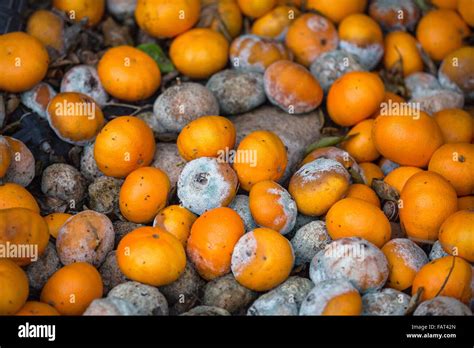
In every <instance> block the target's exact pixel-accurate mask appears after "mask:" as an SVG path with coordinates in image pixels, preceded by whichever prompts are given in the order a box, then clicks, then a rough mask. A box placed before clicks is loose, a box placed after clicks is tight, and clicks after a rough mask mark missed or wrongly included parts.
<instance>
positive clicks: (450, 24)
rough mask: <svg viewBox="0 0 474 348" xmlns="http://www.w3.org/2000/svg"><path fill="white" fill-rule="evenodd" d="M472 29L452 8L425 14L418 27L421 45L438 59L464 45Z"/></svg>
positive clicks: (417, 31) (417, 32)
mask: <svg viewBox="0 0 474 348" xmlns="http://www.w3.org/2000/svg"><path fill="white" fill-rule="evenodd" d="M470 32H471V31H470V29H469V27H468V26H467V24H466V23H465V22H464V21H463V20H462V18H461V17H460V16H459V15H458V14H457V13H456V12H454V11H452V10H445V9H442V10H433V11H430V12H428V13H427V14H426V15H424V16H423V17H422V18H421V20H420V22H419V23H418V27H417V29H416V38H417V39H418V41H419V42H420V44H421V47H423V49H424V50H425V51H426V53H428V55H429V56H430V57H431V58H432V59H433V60H436V61H440V60H443V58H444V57H446V56H447V55H448V54H449V53H451V52H453V51H455V50H456V49H458V48H461V47H462V46H463V40H464V38H465V37H467V36H468V35H469V34H470Z"/></svg>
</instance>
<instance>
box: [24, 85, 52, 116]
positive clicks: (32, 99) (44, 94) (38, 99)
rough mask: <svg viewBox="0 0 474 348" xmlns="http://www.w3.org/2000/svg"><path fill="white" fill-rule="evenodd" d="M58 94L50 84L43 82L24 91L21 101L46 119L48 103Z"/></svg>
mask: <svg viewBox="0 0 474 348" xmlns="http://www.w3.org/2000/svg"><path fill="white" fill-rule="evenodd" d="M56 95H57V93H56V91H55V90H54V89H53V88H52V87H51V86H50V85H48V84H47V83H45V82H41V83H39V84H37V85H36V86H35V87H33V88H32V89H30V90H29V91H26V92H23V93H22V94H21V102H22V103H23V104H24V105H25V106H27V107H28V108H30V109H31V110H33V111H34V112H35V113H37V114H38V115H39V116H40V117H41V118H44V119H46V118H47V115H48V111H47V107H48V104H49V102H50V101H51V99H53V98H54V97H55V96H56Z"/></svg>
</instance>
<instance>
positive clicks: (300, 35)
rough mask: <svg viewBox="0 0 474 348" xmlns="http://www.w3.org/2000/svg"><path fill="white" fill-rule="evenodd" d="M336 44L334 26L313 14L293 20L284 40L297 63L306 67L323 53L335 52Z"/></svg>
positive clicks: (336, 38) (336, 37) (337, 40)
mask: <svg viewBox="0 0 474 348" xmlns="http://www.w3.org/2000/svg"><path fill="white" fill-rule="evenodd" d="M338 42H339V39H338V36H337V31H336V28H335V27H334V24H332V23H331V21H329V20H328V19H326V18H324V17H322V16H320V15H317V14H314V13H306V14H304V15H302V16H300V17H298V18H297V19H296V20H294V21H293V23H292V24H291V25H290V27H289V28H288V32H287V34H286V38H285V43H286V46H287V47H288V48H289V49H290V50H291V51H292V52H293V54H294V55H295V57H296V60H297V61H298V63H300V64H302V65H304V66H306V67H309V66H310V65H311V63H312V62H313V61H314V60H315V59H316V58H318V57H319V56H320V55H321V54H323V53H324V52H329V51H333V50H335V49H336V48H337V45H338Z"/></svg>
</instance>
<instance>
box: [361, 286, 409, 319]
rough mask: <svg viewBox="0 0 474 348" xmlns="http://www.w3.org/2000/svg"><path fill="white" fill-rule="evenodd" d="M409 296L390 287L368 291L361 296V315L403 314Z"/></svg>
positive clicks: (406, 307)
mask: <svg viewBox="0 0 474 348" xmlns="http://www.w3.org/2000/svg"><path fill="white" fill-rule="evenodd" d="M410 298H411V297H410V296H409V295H407V294H405V293H404V292H401V291H398V290H395V289H391V288H385V289H382V290H381V291H375V292H369V293H367V294H365V295H364V296H363V297H362V315H405V312H406V310H407V309H408V304H409V303H410Z"/></svg>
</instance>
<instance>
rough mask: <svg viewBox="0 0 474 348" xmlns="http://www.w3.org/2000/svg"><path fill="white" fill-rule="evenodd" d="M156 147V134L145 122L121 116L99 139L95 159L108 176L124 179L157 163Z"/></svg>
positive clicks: (114, 120) (108, 124)
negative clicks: (138, 169) (135, 171)
mask: <svg viewBox="0 0 474 348" xmlns="http://www.w3.org/2000/svg"><path fill="white" fill-rule="evenodd" d="M155 149H156V144H155V138H154V135H153V131H152V130H151V128H150V127H149V126H148V125H147V124H146V123H145V121H142V120H141V119H139V118H137V117H133V116H121V117H117V118H115V119H113V120H112V121H110V122H109V123H107V124H106V125H105V126H104V128H102V130H101V131H100V133H99V134H98V135H97V138H96V141H95V144H94V158H95V161H96V162H97V167H99V170H100V171H101V172H102V173H104V174H105V175H107V176H113V177H116V178H123V177H125V176H127V175H128V174H130V173H131V172H132V171H134V170H135V169H137V168H140V167H145V166H148V165H149V164H150V163H151V161H152V160H153V156H154V154H155Z"/></svg>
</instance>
